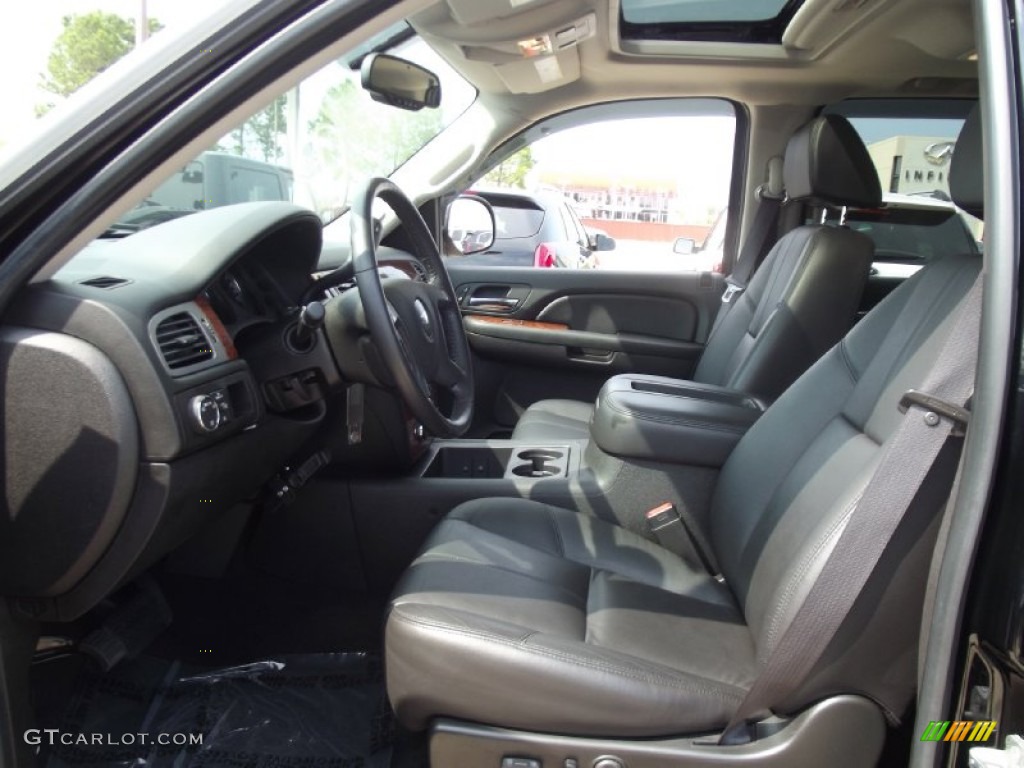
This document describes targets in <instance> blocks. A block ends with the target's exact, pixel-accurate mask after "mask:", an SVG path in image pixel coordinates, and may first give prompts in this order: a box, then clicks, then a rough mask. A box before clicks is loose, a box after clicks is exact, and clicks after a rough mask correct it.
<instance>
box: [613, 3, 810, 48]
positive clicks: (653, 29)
mask: <svg viewBox="0 0 1024 768" xmlns="http://www.w3.org/2000/svg"><path fill="white" fill-rule="evenodd" d="M802 3H803V0H620V5H619V28H620V34H621V37H622V38H623V39H626V40H709V41H715V42H738V43H778V42H781V40H782V33H783V32H784V31H785V29H786V25H787V24H788V23H789V21H790V19H792V18H793V14H795V13H796V10H797V8H799V7H800V5H801V4H802Z"/></svg>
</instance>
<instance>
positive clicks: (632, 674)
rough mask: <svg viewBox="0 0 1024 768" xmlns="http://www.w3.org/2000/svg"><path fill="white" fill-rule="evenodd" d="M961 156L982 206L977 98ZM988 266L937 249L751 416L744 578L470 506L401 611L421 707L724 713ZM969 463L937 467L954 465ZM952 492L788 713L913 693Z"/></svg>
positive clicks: (659, 731)
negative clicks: (939, 535)
mask: <svg viewBox="0 0 1024 768" xmlns="http://www.w3.org/2000/svg"><path fill="white" fill-rule="evenodd" d="M953 162H954V167H953V170H952V174H953V177H954V180H953V184H954V193H955V197H956V198H957V200H958V202H959V203H960V204H961V206H962V207H964V208H966V209H967V210H968V211H971V212H972V213H975V214H980V213H981V200H982V184H981V177H980V170H977V169H980V168H981V166H982V163H981V150H980V129H979V126H978V122H977V118H976V117H972V118H971V119H970V120H969V121H968V124H967V126H966V127H965V129H964V132H963V133H962V135H961V140H960V143H959V144H958V146H957V150H956V155H955V159H954V161H953ZM972 164H976V168H977V169H975V168H972V167H971V165H972ZM980 266H981V259H980V258H978V257H976V256H965V257H958V258H948V259H943V260H940V261H936V262H933V263H931V264H929V265H928V266H927V267H926V268H924V269H923V270H921V271H920V272H919V273H918V274H917V275H915V276H914V277H913V278H911V279H910V280H908V281H906V283H904V284H903V285H902V286H901V287H900V288H899V289H897V290H896V291H894V292H893V293H892V294H891V295H890V296H889V297H888V298H887V299H886V300H885V301H883V302H882V303H881V304H879V305H878V307H876V308H875V309H874V310H873V311H872V312H871V313H870V314H869V315H868V316H867V317H866V318H865V319H864V320H863V321H861V323H859V324H858V325H857V326H856V327H855V328H854V329H853V331H852V332H850V333H849V334H848V335H847V336H846V337H845V338H844V339H843V340H842V341H841V342H840V343H839V344H837V345H836V346H835V347H834V348H832V349H831V350H830V351H829V352H828V353H827V354H825V355H824V357H822V359H821V360H819V361H818V362H817V363H816V364H815V365H814V366H813V367H812V368H811V369H810V370H809V371H807V373H805V374H804V375H803V376H802V377H800V379H799V380H798V381H797V382H796V383H795V384H794V385H793V386H792V387H790V388H789V389H788V390H787V391H786V392H785V393H784V394H783V395H782V396H781V397H780V398H779V399H778V400H777V401H776V402H775V403H774V404H773V405H772V407H771V408H769V409H768V411H767V412H766V413H765V414H764V416H762V417H761V419H760V420H759V421H758V422H757V423H756V424H755V425H754V426H753V427H752V428H751V430H750V431H749V432H747V434H746V435H745V437H744V438H743V439H742V440H741V441H740V443H739V444H738V446H737V447H736V449H735V451H734V452H733V453H732V455H731V456H730V458H729V460H728V462H727V463H726V464H725V466H724V467H723V469H722V471H721V474H720V476H719V479H718V483H717V487H716V491H715V494H714V499H713V503H712V509H711V514H710V516H709V518H708V519H709V520H710V521H711V523H710V530H709V531H708V532H707V533H708V536H709V539H710V542H711V547H712V549H713V550H714V555H715V559H716V560H717V562H718V564H719V566H720V568H721V571H722V574H723V575H724V577H725V582H724V583H719V582H718V581H716V580H715V579H714V578H712V577H711V576H709V575H708V574H706V573H702V572H699V571H696V570H694V568H692V567H690V566H688V565H687V564H686V563H684V562H683V561H682V560H681V559H679V558H678V557H676V556H675V555H674V554H672V553H670V552H668V551H666V550H664V549H662V548H661V547H659V546H658V545H656V544H654V543H652V542H651V541H648V540H646V539H644V538H642V537H640V536H638V535H635V534H633V533H630V532H628V531H625V530H624V529H622V528H619V527H617V526H615V525H613V524H612V523H609V522H606V521H604V520H601V519H598V518H595V517H591V516H587V515H583V514H578V513H576V512H573V511H569V510H565V509H559V508H555V507H551V506H548V505H544V504H539V503H537V502H533V501H527V500H522V499H507V498H505V499H482V500H478V501H474V502H471V503H469V504H465V505H462V506H461V507H459V508H457V509H456V510H455V511H454V512H453V513H452V514H451V515H450V516H449V517H448V518H447V519H445V520H444V521H442V522H441V523H440V524H439V525H438V527H437V528H436V530H435V531H434V532H433V533H432V535H431V536H430V537H429V540H428V541H427V542H426V544H425V546H424V548H423V550H422V552H421V553H420V555H419V556H418V557H417V558H416V560H415V562H414V563H413V564H412V565H411V566H410V568H409V569H408V571H407V572H406V574H405V575H404V577H403V578H402V580H401V582H400V584H399V585H398V587H397V590H396V594H395V596H394V598H393V603H392V606H391V611H390V614H389V617H388V621H387V628H386V668H387V684H388V693H389V695H390V698H391V702H392V704H393V706H394V708H395V710H396V712H397V714H398V717H399V718H400V719H401V721H402V722H403V723H405V724H406V725H408V726H409V727H411V728H414V729H420V728H423V727H425V726H427V725H428V723H430V721H431V720H432V719H434V718H437V717H441V716H448V717H454V718H460V719H464V720H471V721H475V722H478V723H488V724H494V725H500V726H505V727H511V728H518V729H523V730H527V731H537V732H546V733H560V734H570V735H580V736H582V735H588V734H589V735H601V736H603V737H608V738H611V737H622V738H628V737H643V736H657V735H672V734H688V733H696V732H700V731H705V730H709V729H716V728H719V727H721V726H723V725H724V724H725V723H726V722H727V721H728V719H729V717H730V715H731V714H732V713H733V712H734V711H735V709H736V707H737V705H738V704H739V702H740V700H741V698H742V697H743V696H744V694H745V692H746V691H747V690H748V689H749V688H750V686H751V685H752V683H753V681H754V680H755V679H756V678H757V676H758V674H759V672H760V670H761V669H762V668H763V665H764V664H765V660H766V659H767V658H768V656H769V654H770V653H771V652H772V650H773V649H774V648H775V647H776V644H777V643H778V642H779V639H780V637H781V636H782V634H783V632H784V631H785V629H786V627H787V626H788V625H789V622H790V621H791V620H792V618H793V615H794V613H795V611H796V610H797V608H798V607H799V606H800V605H801V603H802V601H803V600H804V598H805V597H806V595H807V593H808V591H809V590H810V588H811V586H812V584H813V583H814V580H815V577H816V575H817V573H818V571H819V569H820V568H821V566H822V564H823V562H824V560H825V559H826V557H827V556H828V554H829V552H830V551H831V548H832V547H833V546H834V544H835V541H836V539H837V537H838V535H839V532H840V531H841V530H842V528H843V526H844V525H845V522H846V521H847V520H848V519H849V516H850V515H851V514H853V515H855V514H856V513H857V510H856V502H857V500H858V498H859V494H860V493H861V492H862V490H863V487H864V485H865V484H866V482H867V479H868V478H869V477H870V474H871V473H872V471H873V469H874V467H875V465H876V463H877V462H878V460H879V457H880V456H881V454H882V450H883V446H884V444H885V442H886V440H887V439H888V438H889V437H890V436H891V435H892V434H893V432H894V430H895V428H896V426H897V424H898V421H899V419H900V418H901V414H900V412H899V410H898V401H899V399H900V396H901V394H902V393H903V392H904V391H906V390H907V389H909V388H912V387H914V386H915V385H918V386H919V385H920V382H921V380H922V378H923V377H924V375H925V372H926V371H927V370H928V368H929V367H930V365H931V362H932V361H933V360H934V358H935V356H936V355H937V353H938V349H939V347H940V345H941V343H942V341H943V340H944V338H945V336H946V335H947V333H948V329H949V327H950V324H951V322H952V320H951V317H952V314H953V312H954V310H955V308H956V307H957V306H958V304H959V302H960V301H961V299H962V298H963V296H964V295H965V294H966V292H967V290H968V288H969V287H970V286H971V284H972V283H973V281H974V279H975V277H976V275H977V273H978V270H979V268H980ZM954 460H955V456H947V457H946V458H945V459H943V461H944V462H945V465H944V466H942V465H940V466H938V467H937V468H935V469H934V470H933V471H934V472H936V473H937V475H936V476H945V477H949V476H951V474H952V471H953V466H952V464H953V461H954ZM926 487H930V488H938V487H939V486H937V485H936V484H931V485H930V486H926ZM945 494H946V491H945V489H944V488H942V489H941V490H938V491H933V492H931V493H926V494H924V495H922V496H920V497H919V498H918V500H917V502H916V503H915V504H914V505H913V506H912V507H911V509H910V511H909V512H908V514H907V516H906V517H905V519H904V521H903V523H902V524H901V526H900V528H899V529H898V531H897V534H896V536H895V537H894V538H893V540H892V541H891V544H890V546H889V547H888V549H887V550H886V553H885V554H884V555H883V557H882V559H881V561H880V562H879V565H878V566H877V568H876V569H875V571H874V572H873V575H872V576H871V578H870V579H869V580H868V583H867V585H866V587H865V590H864V592H863V593H862V594H861V597H860V598H859V599H858V601H857V603H856V604H855V606H854V609H853V610H852V611H851V612H850V613H849V615H848V617H847V619H846V620H845V621H844V623H843V625H842V627H841V629H840V632H839V634H838V635H837V636H836V637H835V639H834V641H833V642H832V644H831V646H830V647H829V649H828V650H827V651H826V653H825V654H824V655H823V656H822V659H821V661H820V662H819V663H818V664H817V666H816V667H815V669H814V671H813V672H812V674H811V675H810V676H809V677H808V678H807V680H806V682H805V683H804V684H803V685H802V686H801V687H800V690H797V691H792V692H790V693H789V694H787V696H786V698H785V700H780V701H775V702H773V703H772V709H773V710H774V711H776V712H779V713H792V712H796V711H799V710H801V709H802V708H804V707H806V706H807V705H809V704H810V703H812V702H815V701H817V700H819V699H822V698H824V697H827V696H829V695H833V694H839V693H858V694H862V695H864V696H867V697H869V698H870V699H872V700H874V701H875V702H877V703H878V704H879V705H880V706H881V707H882V708H884V709H885V710H886V711H887V712H888V713H890V714H891V715H892V716H894V717H896V716H899V715H900V714H901V713H902V712H903V710H904V708H905V707H906V705H907V702H908V700H909V698H910V696H911V695H912V692H913V690H914V685H915V678H916V667H915V652H916V643H917V635H918V631H919V622H920V612H921V598H922V593H923V589H924V582H925V576H926V572H927V564H928V561H929V558H930V555H931V549H932V546H933V542H934V536H935V532H936V529H937V527H938V512H939V510H940V509H941V506H942V504H943V502H944V498H940V497H944V496H945Z"/></svg>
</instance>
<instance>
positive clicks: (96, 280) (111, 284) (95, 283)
mask: <svg viewBox="0 0 1024 768" xmlns="http://www.w3.org/2000/svg"><path fill="white" fill-rule="evenodd" d="M127 282H128V281H127V280H125V279H124V278H123V277H110V276H104V277H90V278H89V279H88V280H82V281H81V284H82V285H88V286H91V287H93V288H117V286H119V285H124V284H125V283H127Z"/></svg>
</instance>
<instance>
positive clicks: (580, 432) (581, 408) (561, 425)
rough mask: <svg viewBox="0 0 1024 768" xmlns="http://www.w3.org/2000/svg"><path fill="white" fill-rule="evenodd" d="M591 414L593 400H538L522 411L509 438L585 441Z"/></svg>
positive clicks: (588, 431)
mask: <svg viewBox="0 0 1024 768" xmlns="http://www.w3.org/2000/svg"><path fill="white" fill-rule="evenodd" d="M593 415H594V405H593V403H584V402H580V401H579V400H541V401H540V402H539V403H534V404H533V405H531V406H530V407H529V408H527V409H526V412H525V413H523V415H522V418H520V419H519V421H518V422H517V423H516V428H515V430H514V431H513V432H512V439H513V440H527V441H529V442H534V443H545V442H552V441H555V442H557V441H559V440H586V439H587V438H588V437H590V419H591V417H592V416H593Z"/></svg>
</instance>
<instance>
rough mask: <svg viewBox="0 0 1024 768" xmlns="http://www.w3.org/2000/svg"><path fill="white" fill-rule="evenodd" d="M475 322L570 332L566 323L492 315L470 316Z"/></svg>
mask: <svg viewBox="0 0 1024 768" xmlns="http://www.w3.org/2000/svg"><path fill="white" fill-rule="evenodd" d="M470 317H472V318H473V319H474V320H477V321H479V322H481V323H491V324H492V325H514V326H516V327H518V328H534V329H536V330H539V331H568V330H569V326H568V325H565V324H564V323H544V322H540V321H538V320H516V319H515V318H514V317H491V316H490V315H470Z"/></svg>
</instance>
